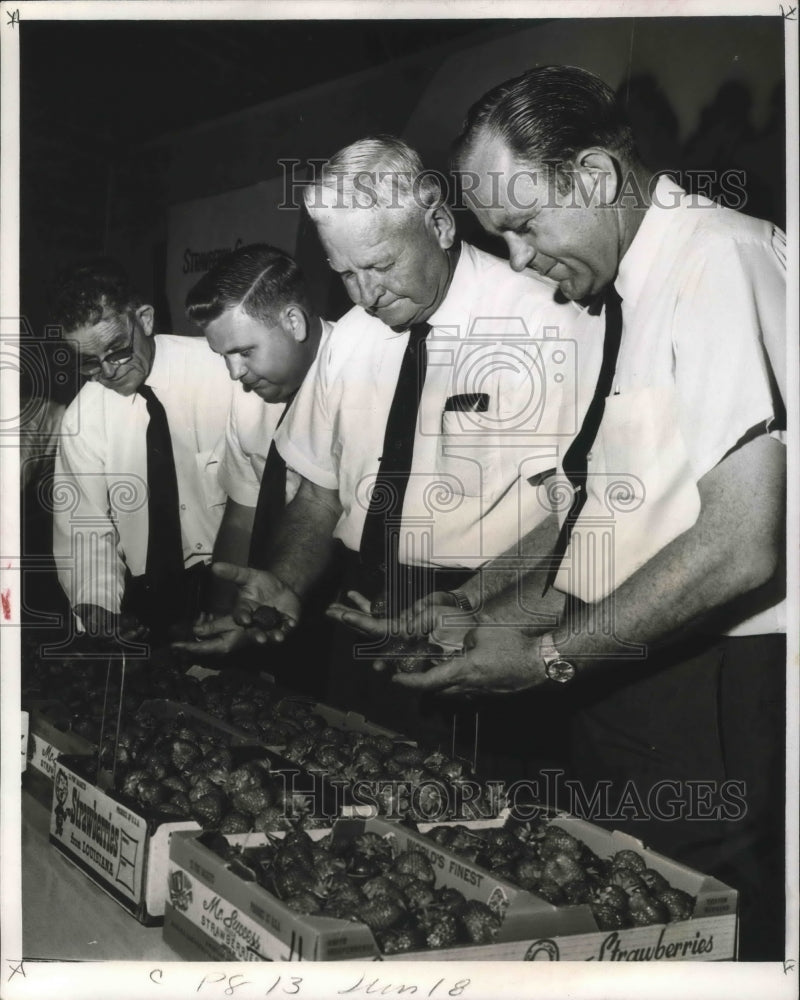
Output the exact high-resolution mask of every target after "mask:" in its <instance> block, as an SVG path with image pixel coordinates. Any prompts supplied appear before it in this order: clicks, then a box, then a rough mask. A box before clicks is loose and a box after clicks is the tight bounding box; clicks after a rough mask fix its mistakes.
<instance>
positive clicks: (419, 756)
mask: <svg viewBox="0 0 800 1000" xmlns="http://www.w3.org/2000/svg"><path fill="white" fill-rule="evenodd" d="M426 756H427V754H426V753H425V751H424V750H420V748H419V747H413V746H411V745H410V744H407V745H405V746H400V747H398V748H397V749H395V751H394V753H393V754H392V757H391V760H393V761H394V762H395V763H397V764H399V765H401V767H404V768H408V767H419V766H420V764H422V762H423V761H424V760H425V757H426Z"/></svg>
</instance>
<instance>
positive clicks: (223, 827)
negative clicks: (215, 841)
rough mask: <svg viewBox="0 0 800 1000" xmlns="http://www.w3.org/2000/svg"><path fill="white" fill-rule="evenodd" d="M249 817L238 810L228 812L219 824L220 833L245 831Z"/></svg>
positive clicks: (248, 823) (248, 827)
mask: <svg viewBox="0 0 800 1000" xmlns="http://www.w3.org/2000/svg"><path fill="white" fill-rule="evenodd" d="M250 825H251V824H250V819H249V817H247V816H245V815H244V814H243V813H240V812H230V813H228V815H227V816H226V817H225V818H224V819H223V820H222V822H221V823H220V825H219V829H220V833H247V831H248V830H249V829H250Z"/></svg>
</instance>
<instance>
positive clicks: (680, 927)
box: [424, 815, 737, 961]
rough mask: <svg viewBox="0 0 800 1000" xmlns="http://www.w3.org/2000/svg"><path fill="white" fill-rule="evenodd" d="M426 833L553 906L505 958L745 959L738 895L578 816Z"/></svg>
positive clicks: (437, 828)
mask: <svg viewBox="0 0 800 1000" xmlns="http://www.w3.org/2000/svg"><path fill="white" fill-rule="evenodd" d="M424 830H425V836H426V837H428V838H429V839H430V840H431V841H432V842H434V843H436V844H437V845H438V846H440V847H443V848H444V849H446V850H447V851H449V852H452V853H453V854H455V855H457V856H458V857H460V858H463V859H464V860H465V861H468V862H469V863H470V864H473V865H476V866H477V867H478V868H479V870H481V871H485V872H487V874H492V875H494V876H495V877H499V878H501V879H504V880H507V881H509V882H511V883H512V884H514V885H516V886H519V887H520V888H524V889H526V890H528V891H529V892H531V893H533V894H534V895H536V896H538V897H539V898H541V899H544V900H546V901H547V902H549V903H550V904H552V908H553V913H552V917H553V919H552V922H551V923H545V924H544V925H541V924H540V925H539V928H538V931H537V935H536V937H534V936H533V935H529V940H528V941H527V942H521V943H518V944H517V945H514V946H512V947H510V948H507V949H506V951H507V953H508V954H507V956H505V957H509V958H525V957H528V958H536V959H550V960H553V959H562V960H589V959H595V960H607V961H621V960H625V961H634V960H641V961H657V960H684V961H691V960H694V961H720V960H726V959H732V958H735V956H736V935H737V893H736V890H734V889H731V888H730V887H728V886H726V885H725V884H724V883H722V882H720V881H719V880H717V879H715V878H712V877H710V876H706V875H703V874H701V873H700V872H696V871H694V870H692V869H691V868H688V867H686V866H685V865H682V864H679V863H678V862H676V861H672V860H671V859H669V858H667V857H664V856H663V855H660V854H657V853H656V852H654V851H650V850H648V849H646V848H645V847H644V846H643V845H642V843H641V842H640V841H638V840H636V839H635V838H633V837H631V836H629V835H627V834H625V833H622V832H620V831H607V830H603V829H601V828H600V827H598V826H595V825H594V824H592V823H588V822H586V821H584V820H581V819H578V818H576V817H572V816H568V815H558V816H555V817H551V818H550V819H547V818H545V817H544V816H542V817H537V818H534V819H531V820H525V821H520V820H517V819H515V818H513V817H509V818H507V819H506V820H505V821H504V822H502V823H501V822H491V821H490V822H486V823H483V824H480V823H479V824H473V825H472V827H471V828H467V827H466V826H463V825H461V826H452V825H438V826H433V827H430V826H427V827H425V828H424ZM588 926H590V927H591V929H590V930H587V927H588ZM497 957H503V956H497Z"/></svg>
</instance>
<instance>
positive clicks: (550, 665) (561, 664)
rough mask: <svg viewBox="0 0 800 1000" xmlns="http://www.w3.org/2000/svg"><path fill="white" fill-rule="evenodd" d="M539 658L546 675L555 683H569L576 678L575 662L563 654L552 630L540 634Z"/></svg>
mask: <svg viewBox="0 0 800 1000" xmlns="http://www.w3.org/2000/svg"><path fill="white" fill-rule="evenodd" d="M538 659H539V660H540V661H541V663H542V665H543V668H544V674H545V677H546V678H547V679H548V680H550V681H553V682H554V683H555V684H568V683H569V682H570V681H573V680H575V677H576V676H577V669H576V667H575V664H574V663H573V662H572V661H571V660H568V659H566V657H564V656H562V655H561V652H560V651H559V649H558V646H557V645H556V643H555V637H554V635H553V633H552V632H546V633H545V634H544V635H542V636H540V638H539V645H538Z"/></svg>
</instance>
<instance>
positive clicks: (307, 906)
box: [283, 891, 320, 916]
mask: <svg viewBox="0 0 800 1000" xmlns="http://www.w3.org/2000/svg"><path fill="white" fill-rule="evenodd" d="M283 903H284V905H285V906H288V907H289V909H290V910H294V911H295V913H299V914H300V915H301V916H307V915H308V914H309V913H317V912H318V911H319V908H320V903H319V898H318V897H317V896H315V895H314V893H313V892H303V891H300V892H297V893H295V894H294V895H293V896H287V897H286V898H285V899H284V900H283Z"/></svg>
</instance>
